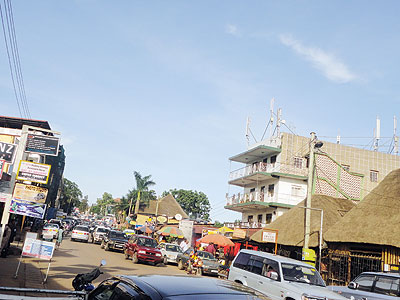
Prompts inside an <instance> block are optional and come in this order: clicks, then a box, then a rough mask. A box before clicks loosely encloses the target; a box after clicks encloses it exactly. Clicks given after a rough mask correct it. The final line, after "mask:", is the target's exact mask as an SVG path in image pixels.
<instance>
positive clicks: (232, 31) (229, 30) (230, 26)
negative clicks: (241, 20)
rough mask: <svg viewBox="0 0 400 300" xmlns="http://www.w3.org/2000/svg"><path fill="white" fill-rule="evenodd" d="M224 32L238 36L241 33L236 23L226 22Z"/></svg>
mask: <svg viewBox="0 0 400 300" xmlns="http://www.w3.org/2000/svg"><path fill="white" fill-rule="evenodd" d="M225 32H226V33H228V34H231V35H233V36H237V37H240V36H241V35H242V34H241V33H240V31H239V29H238V27H237V26H236V25H233V24H227V25H226V26H225Z"/></svg>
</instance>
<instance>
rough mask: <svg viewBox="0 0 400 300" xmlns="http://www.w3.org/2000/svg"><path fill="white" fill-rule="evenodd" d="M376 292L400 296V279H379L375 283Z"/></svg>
mask: <svg viewBox="0 0 400 300" xmlns="http://www.w3.org/2000/svg"><path fill="white" fill-rule="evenodd" d="M374 292H375V293H379V294H384V295H389V296H398V295H399V279H398V278H393V277H386V276H385V277H378V278H377V280H376V283H375V287H374Z"/></svg>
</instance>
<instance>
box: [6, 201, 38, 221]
mask: <svg viewBox="0 0 400 300" xmlns="http://www.w3.org/2000/svg"><path fill="white" fill-rule="evenodd" d="M9 212H10V213H13V214H17V215H22V216H27V217H33V218H39V219H43V217H44V213H45V212H46V204H41V203H35V202H29V201H24V200H17V199H14V198H13V199H11V205H10V211H9Z"/></svg>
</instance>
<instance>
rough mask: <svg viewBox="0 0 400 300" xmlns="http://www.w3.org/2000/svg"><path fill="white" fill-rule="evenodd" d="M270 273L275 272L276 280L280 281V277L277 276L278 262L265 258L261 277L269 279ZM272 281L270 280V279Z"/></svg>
mask: <svg viewBox="0 0 400 300" xmlns="http://www.w3.org/2000/svg"><path fill="white" fill-rule="evenodd" d="M270 272H276V273H277V274H278V279H277V281H280V276H279V264H278V262H276V261H274V260H271V259H268V258H265V259H264V267H263V271H262V275H263V276H265V277H268V278H270V274H269V273H270ZM271 279H272V278H271Z"/></svg>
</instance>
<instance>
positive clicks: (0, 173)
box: [0, 159, 6, 180]
mask: <svg viewBox="0 0 400 300" xmlns="http://www.w3.org/2000/svg"><path fill="white" fill-rule="evenodd" d="M5 164H6V161H5V160H4V159H0V180H1V176H3V170H4V166H5Z"/></svg>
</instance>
